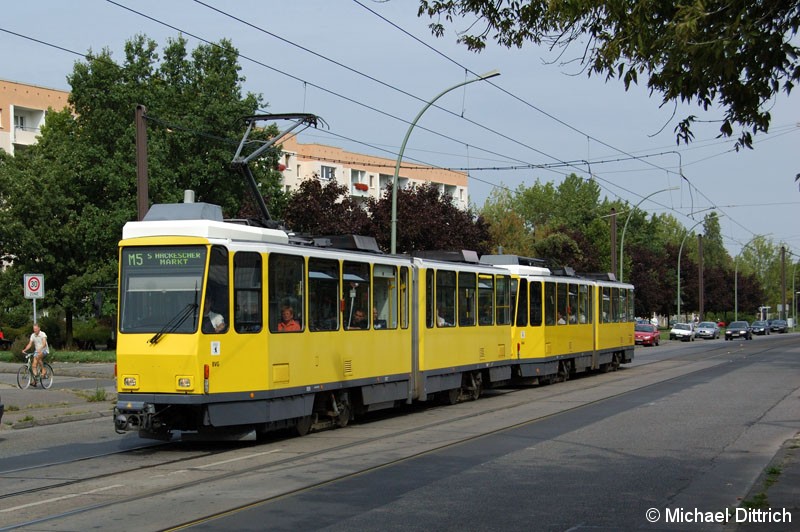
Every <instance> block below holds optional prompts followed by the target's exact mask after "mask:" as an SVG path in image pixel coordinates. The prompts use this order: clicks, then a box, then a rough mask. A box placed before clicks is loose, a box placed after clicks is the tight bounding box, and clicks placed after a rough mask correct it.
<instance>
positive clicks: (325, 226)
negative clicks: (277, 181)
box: [284, 178, 372, 236]
mask: <svg viewBox="0 0 800 532" xmlns="http://www.w3.org/2000/svg"><path fill="white" fill-rule="evenodd" d="M284 218H285V222H286V226H287V227H288V228H289V229H290V230H292V231H295V232H298V233H305V234H309V235H314V236H322V235H346V234H361V235H369V234H371V233H372V229H371V226H370V219H369V216H368V214H367V212H366V211H365V210H364V209H363V208H362V207H361V206H360V205H359V204H358V203H357V202H356V201H355V200H353V198H351V197H350V194H349V193H348V188H347V186H346V185H340V184H338V183H337V182H336V181H334V180H331V181H328V182H327V183H326V184H325V186H322V184H321V183H320V181H319V179H316V178H313V179H306V180H305V181H303V182H302V183H301V184H300V188H298V189H297V191H295V192H294V193H293V194H292V195H291V197H290V199H289V202H288V205H287V207H286V210H285V212H284Z"/></svg>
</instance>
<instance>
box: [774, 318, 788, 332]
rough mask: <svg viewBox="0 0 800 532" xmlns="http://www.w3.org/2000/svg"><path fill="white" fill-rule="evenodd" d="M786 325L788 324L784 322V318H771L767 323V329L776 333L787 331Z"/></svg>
mask: <svg viewBox="0 0 800 532" xmlns="http://www.w3.org/2000/svg"><path fill="white" fill-rule="evenodd" d="M788 327H789V324H788V323H786V320H772V323H770V324H769V330H770V331H772V332H777V333H785V332H787V331H788V330H789V329H788Z"/></svg>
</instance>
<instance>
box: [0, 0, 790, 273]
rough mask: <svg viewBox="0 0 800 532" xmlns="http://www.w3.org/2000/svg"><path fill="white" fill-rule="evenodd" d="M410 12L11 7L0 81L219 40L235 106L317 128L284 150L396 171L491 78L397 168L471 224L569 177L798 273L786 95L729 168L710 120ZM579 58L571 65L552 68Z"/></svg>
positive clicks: (715, 112)
mask: <svg viewBox="0 0 800 532" xmlns="http://www.w3.org/2000/svg"><path fill="white" fill-rule="evenodd" d="M417 7H418V2H416V1H414V0H297V1H293V2H287V1H274V0H273V1H264V0H261V1H255V0H253V1H251V0H240V1H237V2H230V1H227V2H224V1H217V0H202V2H201V1H197V0H170V1H164V0H159V1H154V0H137V1H135V2H134V1H133V0H113V1H111V0H76V1H72V2H64V1H57V0H37V1H34V2H11V3H8V4H7V5H5V6H4V9H3V16H2V17H0V47H2V49H3V50H4V53H3V54H0V78H2V79H6V80H10V81H17V82H22V83H28V84H33V85H40V86H43V87H49V88H56V89H61V90H69V89H70V87H69V84H68V82H67V76H68V75H69V74H70V73H71V72H72V69H73V65H74V63H75V62H76V61H81V56H80V55H79V54H85V53H86V52H87V51H90V50H91V51H93V52H99V51H101V50H102V49H108V50H110V51H111V53H112V58H113V59H115V60H116V61H118V62H122V61H123V60H124V55H123V53H122V50H123V48H124V44H125V42H126V41H127V40H129V39H131V38H132V37H134V36H135V35H137V34H143V35H146V36H147V37H149V38H151V39H153V40H155V41H156V42H157V43H158V44H159V46H160V47H163V46H164V45H165V44H166V43H167V40H168V39H170V38H172V39H174V38H176V37H178V36H179V35H183V36H184V37H185V38H187V39H188V42H189V47H190V49H193V48H195V47H196V46H197V45H199V44H201V43H204V42H206V43H207V42H213V43H216V42H219V41H220V40H221V39H223V38H225V39H229V40H230V41H231V42H232V44H233V46H234V47H236V48H237V49H238V51H239V53H240V65H241V67H242V75H243V76H244V77H245V78H246V81H245V82H244V84H243V86H244V90H245V91H247V92H252V93H256V94H261V95H262V96H263V98H264V101H265V102H266V103H267V104H268V107H267V108H266V109H265V111H266V112H271V113H295V112H304V113H314V114H316V115H318V116H320V117H321V118H322V119H323V120H324V121H325V123H326V124H327V128H318V129H307V130H305V131H303V132H302V133H301V134H300V135H299V136H298V140H299V141H300V142H306V143H308V142H316V143H321V144H327V145H331V146H338V147H341V148H344V149H345V150H349V151H354V152H358V153H366V154H371V155H377V156H382V157H387V158H389V159H395V158H397V154H398V152H399V150H400V145H401V143H402V140H403V138H404V136H405V135H406V132H407V130H408V128H409V124H410V123H411V121H412V120H413V119H414V117H416V116H417V114H418V113H419V112H420V111H421V110H422V109H423V107H424V106H425V105H426V103H427V102H429V101H430V100H432V99H433V98H434V97H435V96H437V95H438V94H440V93H442V92H443V91H445V90H446V89H448V88H450V87H453V86H455V85H458V84H460V83H463V82H465V81H467V80H469V79H472V78H475V77H477V76H478V75H480V74H484V73H486V72H489V71H492V70H498V71H500V74H501V75H500V76H498V77H495V78H492V79H491V80H487V81H478V82H475V83H470V84H468V85H465V86H462V87H459V88H457V89H453V90H451V91H449V92H447V93H446V94H444V95H443V96H441V97H440V98H439V99H438V100H437V101H436V105H434V106H432V107H430V108H429V109H428V110H427V111H425V113H424V114H423V115H422V116H421V117H420V120H419V122H418V123H417V126H416V127H415V128H414V129H413V131H412V133H411V136H410V138H409V141H408V144H407V146H406V149H405V152H404V160H405V162H406V164H413V163H424V164H428V165H434V166H438V167H442V168H451V169H458V170H464V171H467V172H468V174H469V193H470V200H471V202H472V204H474V205H475V206H476V207H478V208H480V207H481V206H483V204H484V202H485V201H486V199H487V198H488V197H489V195H490V194H491V192H492V190H494V189H495V188H500V189H503V188H506V189H509V190H512V191H513V190H516V189H517V188H518V187H519V186H520V185H522V186H526V187H527V186H532V185H534V184H535V183H536V182H537V180H538V181H539V182H541V183H546V182H553V183H554V184H556V185H557V184H558V183H560V182H561V181H562V180H563V179H564V177H565V176H566V175H569V174H571V173H575V174H577V175H579V176H581V177H583V178H586V179H588V178H590V177H591V178H594V179H595V181H596V182H597V183H598V184H599V186H600V187H601V194H602V195H603V196H606V197H608V198H609V199H611V200H615V199H620V200H622V201H627V202H628V203H629V204H630V205H631V206H636V205H638V206H639V208H640V209H643V210H645V211H647V212H648V213H651V214H662V213H665V212H667V213H671V214H672V215H673V216H675V217H676V218H677V219H678V220H679V221H680V222H681V223H683V224H684V226H685V228H686V229H687V230H692V231H693V232H701V231H702V227H703V226H702V223H699V224H698V222H702V219H703V217H704V216H705V215H706V214H708V213H709V212H711V211H712V210H714V211H716V212H717V213H718V215H719V216H720V226H721V230H722V236H723V242H724V244H725V246H726V248H727V249H728V251H729V253H730V254H731V256H736V255H737V254H738V253H740V252H741V249H742V246H745V245H747V244H748V243H749V242H750V241H751V240H752V239H753V238H754V237H756V236H757V235H766V238H767V239H768V241H770V242H772V243H773V244H774V245H776V246H777V245H785V246H787V249H788V250H789V251H791V252H792V253H794V254H795V255H796V256H797V257H800V224H798V214H797V212H798V206H800V190H798V183H797V182H796V181H795V175H796V174H798V173H799V172H800V157H798V152H799V151H800V95H798V94H797V92H795V94H794V95H793V96H789V97H787V96H786V95H785V94H783V93H781V94H780V95H778V96H777V97H776V98H775V99H774V100H773V101H772V102H770V103H769V106H770V113H771V116H772V124H771V126H770V132H769V133H768V134H759V135H757V136H756V137H755V142H754V149H753V150H747V149H745V150H740V151H738V152H737V151H735V150H734V144H735V138H727V139H724V138H717V134H718V128H719V124H718V123H715V121H718V120H719V119H720V118H721V117H722V114H723V113H722V111H721V110H720V109H718V108H713V109H710V110H709V111H707V112H704V111H703V110H702V109H700V108H698V107H693V106H678V107H677V108H676V107H675V106H674V105H672V104H669V105H662V102H661V97H660V96H659V95H658V94H653V95H650V94H649V92H648V90H647V89H646V87H642V86H632V88H631V89H630V90H628V91H625V88H624V86H623V84H622V82H620V81H617V80H610V81H608V82H606V81H605V79H604V78H603V77H596V76H595V77H588V76H587V75H586V73H585V72H583V71H582V70H581V67H580V66H579V65H578V64H576V63H575V62H571V63H570V64H566V65H565V64H562V63H560V62H559V61H558V60H557V58H556V56H555V55H554V53H553V52H551V51H549V50H547V49H545V48H541V47H537V46H534V45H527V46H525V47H524V48H523V49H507V48H504V47H501V46H499V45H496V44H494V43H489V44H488V46H487V48H486V49H485V50H484V51H483V52H481V53H479V54H476V53H474V52H470V51H468V50H467V49H466V47H464V46H463V45H460V44H457V42H456V39H457V37H458V32H459V31H463V30H466V29H467V28H468V26H469V22H466V21H456V22H454V23H452V24H448V25H447V26H446V27H447V31H446V33H445V35H444V36H443V37H441V38H436V37H433V36H432V35H431V33H430V30H429V29H428V24H429V23H430V20H429V19H428V18H426V17H422V18H420V17H417ZM9 32H12V33H9ZM15 34H17V35H15ZM580 52H581V50H579V49H577V48H570V49H569V50H568V51H567V52H566V54H565V55H564V56H563V57H562V59H564V58H573V57H575V56H576V54H578V53H580ZM142 103H144V104H145V105H146V104H147V102H142ZM689 114H694V115H697V116H698V118H700V119H702V120H704V121H707V122H703V123H700V124H697V125H695V126H694V128H693V130H694V134H695V139H694V141H693V142H692V143H691V144H690V145H688V146H687V145H678V144H676V140H675V134H674V128H675V126H676V125H677V123H678V122H679V120H681V119H682V118H684V117H686V116H687V115H689ZM542 165H547V167H542ZM620 223H623V222H622V221H620Z"/></svg>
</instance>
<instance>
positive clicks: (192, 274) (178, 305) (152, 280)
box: [119, 246, 207, 333]
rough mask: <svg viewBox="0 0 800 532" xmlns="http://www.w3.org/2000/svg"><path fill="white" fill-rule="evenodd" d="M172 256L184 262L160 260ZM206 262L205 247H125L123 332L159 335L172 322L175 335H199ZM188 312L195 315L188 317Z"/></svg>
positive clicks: (121, 278) (121, 325) (121, 302)
mask: <svg viewBox="0 0 800 532" xmlns="http://www.w3.org/2000/svg"><path fill="white" fill-rule="evenodd" d="M171 256H175V257H180V258H182V259H183V260H180V261H162V260H161V258H162V257H171ZM206 259H207V248H206V247H204V246H157V247H138V246H136V247H125V248H123V249H122V257H121V263H122V264H121V265H122V273H121V277H120V287H121V300H120V323H119V327H120V332H122V333H146V332H157V331H160V330H162V329H163V328H164V326H165V325H166V324H167V323H170V322H172V323H173V324H174V323H176V322H175V321H173V320H177V324H176V325H174V326H173V327H172V328H171V329H170V330H171V331H173V332H174V333H194V332H196V331H197V324H198V317H199V315H200V310H199V309H198V306H199V305H200V304H201V303H202V301H200V298H201V291H202V289H203V279H204V277H205V271H206ZM187 309H189V310H191V309H195V312H193V313H191V314H190V315H188V316H185V313H186V311H187ZM184 316H185V319H181V318H183V317H184Z"/></svg>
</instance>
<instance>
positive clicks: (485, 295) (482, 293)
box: [478, 274, 494, 325]
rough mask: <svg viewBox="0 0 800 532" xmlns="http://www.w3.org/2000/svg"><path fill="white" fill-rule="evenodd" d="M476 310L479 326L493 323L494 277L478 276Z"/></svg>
mask: <svg viewBox="0 0 800 532" xmlns="http://www.w3.org/2000/svg"><path fill="white" fill-rule="evenodd" d="M478 308H479V309H480V315H479V316H478V323H479V324H480V325H491V324H492V323H494V276H492V275H486V274H481V275H478Z"/></svg>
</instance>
